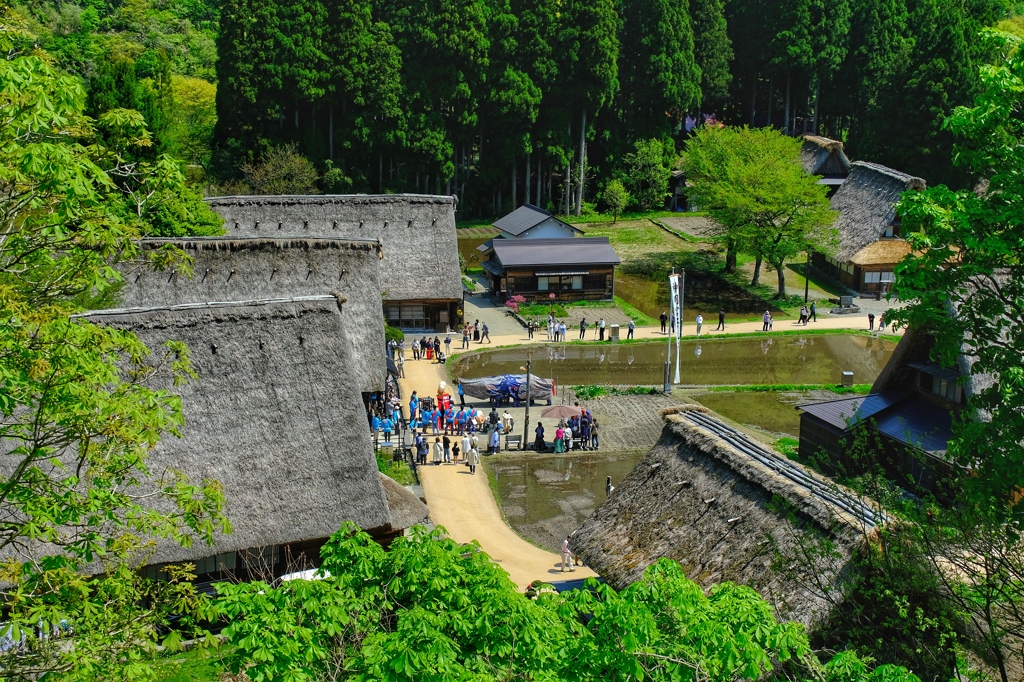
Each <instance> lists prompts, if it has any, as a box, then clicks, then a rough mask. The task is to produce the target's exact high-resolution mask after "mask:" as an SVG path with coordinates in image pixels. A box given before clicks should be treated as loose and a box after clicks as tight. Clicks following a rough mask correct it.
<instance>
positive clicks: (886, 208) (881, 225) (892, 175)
mask: <svg viewBox="0 0 1024 682" xmlns="http://www.w3.org/2000/svg"><path fill="white" fill-rule="evenodd" d="M924 188H925V183H924V180H922V179H921V178H916V177H913V176H911V175H907V174H906V173H901V172H899V171H897V170H893V169H892V168H887V167H885V166H880V165H878V164H876V163H866V162H864V161H857V162H855V163H853V165H852V166H851V171H850V175H849V177H848V178H847V179H846V181H845V182H844V183H843V185H842V186H841V187H840V188H839V191H837V192H836V193H835V196H833V197H832V200H831V201H832V210H834V211H838V212H839V217H838V218H837V219H836V222H835V224H834V225H833V227H835V228H836V229H837V230H838V231H839V250H838V251H837V252H836V255H835V257H828V256H825V255H824V254H820V253H816V254H814V256H813V259H812V262H813V263H814V266H815V267H816V268H818V269H819V270H822V271H823V272H825V273H826V274H828V275H830V276H832V277H834V278H836V279H837V280H839V281H840V282H841V283H842V284H844V285H845V286H847V287H849V288H850V289H853V290H854V291H859V292H861V293H862V294H863V293H876V292H880V293H883V294H884V293H886V292H888V290H889V288H890V287H891V286H892V283H893V281H894V279H895V274H894V273H895V269H896V264H897V263H899V262H900V261H901V260H903V257H904V256H906V255H907V254H909V253H910V251H911V249H910V243H909V242H907V240H906V239H903V237H902V236H900V220H899V216H897V215H896V203H897V202H898V201H899V199H900V195H901V194H903V192H906V191H907V190H918V191H920V190H923V189H924Z"/></svg>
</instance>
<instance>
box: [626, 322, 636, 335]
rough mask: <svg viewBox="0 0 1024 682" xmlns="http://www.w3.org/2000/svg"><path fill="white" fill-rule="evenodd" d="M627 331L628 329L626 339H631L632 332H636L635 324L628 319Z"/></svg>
mask: <svg viewBox="0 0 1024 682" xmlns="http://www.w3.org/2000/svg"><path fill="white" fill-rule="evenodd" d="M627 329H628V331H627V332H626V338H627V339H631V338H633V332H634V331H636V322H634V321H633V320H632V319H630V321H629V325H628V327H627Z"/></svg>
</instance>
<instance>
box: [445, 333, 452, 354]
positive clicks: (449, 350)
mask: <svg viewBox="0 0 1024 682" xmlns="http://www.w3.org/2000/svg"><path fill="white" fill-rule="evenodd" d="M444 354H445V355H451V354H452V335H451V334H448V335H447V336H445V337H444Z"/></svg>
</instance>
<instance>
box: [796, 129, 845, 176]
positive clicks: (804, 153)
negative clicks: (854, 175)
mask: <svg viewBox="0 0 1024 682" xmlns="http://www.w3.org/2000/svg"><path fill="white" fill-rule="evenodd" d="M803 140H804V144H803V146H802V147H801V148H800V163H801V164H802V165H803V167H804V171H806V172H807V173H808V174H809V175H822V176H832V177H836V176H845V175H849V173H850V166H851V164H850V159H849V158H847V156H846V152H845V151H843V143H842V142H840V141H838V140H830V139H829V138H827V137H820V136H818V135H804V136H803Z"/></svg>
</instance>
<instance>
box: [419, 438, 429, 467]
mask: <svg viewBox="0 0 1024 682" xmlns="http://www.w3.org/2000/svg"><path fill="white" fill-rule="evenodd" d="M429 450H430V444H429V443H427V439H426V438H424V437H423V434H417V435H416V463H417V464H423V465H426V463H427V451H429Z"/></svg>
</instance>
